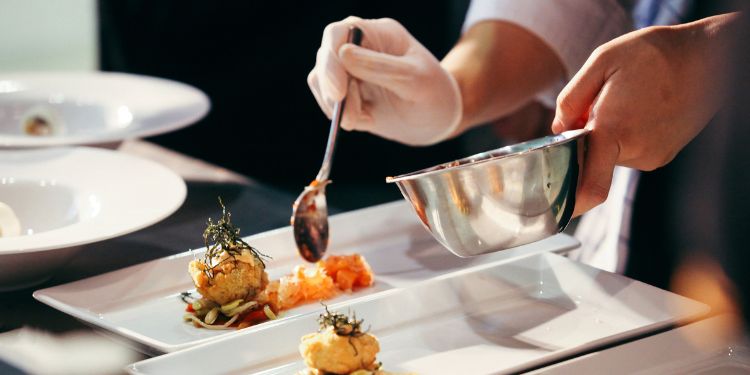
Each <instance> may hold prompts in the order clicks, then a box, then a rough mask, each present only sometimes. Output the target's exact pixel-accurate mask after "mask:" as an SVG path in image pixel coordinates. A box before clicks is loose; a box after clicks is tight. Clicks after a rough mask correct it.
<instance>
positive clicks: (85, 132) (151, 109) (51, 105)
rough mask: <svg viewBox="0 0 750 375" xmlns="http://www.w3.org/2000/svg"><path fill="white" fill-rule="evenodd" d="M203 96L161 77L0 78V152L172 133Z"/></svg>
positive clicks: (198, 112)
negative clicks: (20, 148)
mask: <svg viewBox="0 0 750 375" xmlns="http://www.w3.org/2000/svg"><path fill="white" fill-rule="evenodd" d="M209 108H210V101H209V99H208V97H207V96H206V95H205V94H204V93H203V92H202V91H200V90H198V89H197V88H195V87H192V86H189V85H186V84H183V83H179V82H175V81H170V80H166V79H161V78H154V77H146V76H138V75H133V74H124V73H106V72H66V73H62V72H60V73H52V72H44V73H9V74H2V75H0V147H43V146H59V145H78V144H98V143H109V142H117V141H122V140H124V139H130V138H138V137H146V136H152V135H156V134H161V133H165V132H169V131H173V130H176V129H179V128H182V127H185V126H187V125H190V124H192V123H194V122H196V121H198V120H199V119H201V118H202V117H203V116H205V115H206V113H207V112H208V110H209Z"/></svg>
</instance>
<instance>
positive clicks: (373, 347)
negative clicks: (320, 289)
mask: <svg viewBox="0 0 750 375" xmlns="http://www.w3.org/2000/svg"><path fill="white" fill-rule="evenodd" d="M362 322H363V320H362V319H359V320H357V316H356V314H352V315H351V316H347V315H344V314H341V313H335V312H330V311H328V307H326V308H325V312H324V313H323V314H320V317H319V318H318V323H319V324H320V328H319V330H318V332H316V333H311V334H308V335H305V336H302V340H301V342H300V344H299V352H300V354H302V357H303V358H304V359H305V364H307V366H308V368H309V369H308V371H306V372H302V374H309V375H318V374H320V375H322V374H356V375H366V374H373V373H375V372H376V371H378V369H379V368H380V363H379V362H376V361H375V356H376V355H377V354H378V352H379V351H380V344H379V343H378V339H377V338H376V337H375V336H374V335H373V334H371V333H369V332H367V331H364V330H362Z"/></svg>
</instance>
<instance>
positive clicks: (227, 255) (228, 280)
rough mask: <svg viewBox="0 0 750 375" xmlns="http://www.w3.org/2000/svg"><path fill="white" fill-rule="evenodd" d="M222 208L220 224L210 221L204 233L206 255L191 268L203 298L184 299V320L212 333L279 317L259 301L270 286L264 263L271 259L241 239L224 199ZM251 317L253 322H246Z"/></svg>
mask: <svg viewBox="0 0 750 375" xmlns="http://www.w3.org/2000/svg"><path fill="white" fill-rule="evenodd" d="M219 204H220V205H221V209H222V214H221V218H220V219H219V220H218V221H217V222H214V221H213V220H211V219H210V218H209V219H208V224H207V226H206V230H205V231H204V232H203V241H204V243H205V245H206V253H205V255H204V256H203V258H202V259H195V260H193V261H192V262H190V265H189V267H188V272H189V273H190V276H191V277H192V279H193V283H194V284H195V287H196V289H197V290H198V293H200V294H201V296H202V298H200V299H195V300H192V301H190V300H188V298H189V296H187V295H184V296H183V300H185V301H186V302H189V305H188V307H187V311H188V313H187V314H186V315H185V319H187V320H191V321H192V322H193V323H194V324H196V325H197V326H201V327H204V328H209V329H224V328H229V327H230V326H232V325H233V324H234V323H235V322H242V323H251V322H250V321H248V320H257V319H255V318H267V319H273V318H275V316H276V315H275V314H276V313H275V312H274V311H273V310H272V309H271V307H270V306H268V305H267V304H263V302H264V301H263V300H262V299H261V298H259V297H260V296H261V295H262V293H263V291H264V290H265V288H266V286H267V285H268V274H267V273H266V264H265V262H264V258H268V257H267V256H266V255H264V254H262V253H261V252H259V251H258V250H257V249H255V248H254V247H252V246H250V245H248V244H247V242H245V241H243V240H242V239H241V238H240V230H239V228H237V227H236V226H235V225H234V224H232V221H231V216H232V215H231V213H229V212H228V211H227V209H226V207H225V206H224V203H223V202H222V201H221V199H219ZM253 312H255V314H253ZM250 317H252V318H253V319H245V318H250ZM267 319H262V320H267ZM239 325H242V324H241V323H240V324H239ZM247 325H249V324H247Z"/></svg>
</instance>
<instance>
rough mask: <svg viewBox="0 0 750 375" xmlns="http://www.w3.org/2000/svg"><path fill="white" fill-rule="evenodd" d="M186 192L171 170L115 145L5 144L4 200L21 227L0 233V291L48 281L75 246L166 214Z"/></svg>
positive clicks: (0, 174)
mask: <svg viewBox="0 0 750 375" xmlns="http://www.w3.org/2000/svg"><path fill="white" fill-rule="evenodd" d="M186 191H187V190H186V187H185V182H184V181H183V180H182V178H180V177H179V176H178V175H177V174H175V173H174V172H172V171H171V170H169V169H167V168H165V167H163V166H161V165H159V164H156V163H154V162H151V161H148V160H143V159H140V158H136V157H133V156H129V155H125V154H122V153H119V152H115V151H109V150H103V149H94V148H86V147H79V148H56V149H40V150H4V151H3V150H0V201H2V202H4V203H5V204H7V205H8V206H9V207H10V208H11V209H12V210H13V211H14V212H15V214H16V216H17V217H18V221H19V223H20V226H21V232H22V233H21V235H20V236H13V237H0V264H2V265H3V266H4V268H5V269H4V271H3V272H2V273H0V290H8V289H15V288H20V287H24V286H27V285H30V284H34V283H38V282H41V281H43V280H44V279H45V278H47V277H49V276H50V272H51V271H52V270H54V269H55V268H57V267H59V266H60V265H62V264H63V263H64V262H65V261H67V260H68V258H69V257H70V256H71V255H72V254H73V253H74V252H75V251H76V250H77V248H76V247H77V246H78V245H83V244H86V243H91V242H96V241H101V240H104V239H108V238H112V237H116V236H120V235H123V234H126V233H130V232H133V231H135V230H138V229H141V228H144V227H147V226H149V225H151V224H153V223H156V222H157V221H159V220H162V219H163V218H165V217H167V216H169V215H170V214H171V213H173V212H174V211H175V210H177V208H179V207H180V205H181V204H182V202H183V201H184V200H185V195H186Z"/></svg>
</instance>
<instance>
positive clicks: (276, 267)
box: [34, 201, 578, 354]
mask: <svg viewBox="0 0 750 375" xmlns="http://www.w3.org/2000/svg"><path fill="white" fill-rule="evenodd" d="M411 210H412V209H411V206H409V205H408V203H406V202H403V201H402V202H396V203H389V204H385V205H381V206H376V207H371V208H367V209H363V210H358V211H352V212H349V213H344V214H341V215H335V216H333V217H331V219H330V225H331V243H330V246H329V250H328V252H329V253H331V254H348V253H353V252H357V253H360V254H362V255H364V256H365V258H366V259H367V260H368V262H369V263H370V265H371V266H372V269H373V272H374V273H375V285H374V286H373V287H370V288H365V289H362V290H360V291H358V292H356V293H353V294H346V295H343V296H340V297H338V298H337V299H334V300H332V301H330V303H337V302H342V301H353V300H356V299H358V298H369V297H371V296H374V295H378V294H380V293H383V292H386V291H388V290H393V289H399V288H404V287H408V286H410V285H413V284H415V283H418V282H421V281H424V280H428V279H432V278H436V277H440V276H442V275H446V274H450V273H452V272H456V271H459V270H462V269H466V268H471V267H475V266H481V265H487V264H494V263H497V262H499V261H503V260H507V259H509V258H513V257H518V256H521V255H527V254H531V253H538V252H544V251H565V250H569V249H572V248H575V247H577V246H578V242H577V241H576V240H575V239H573V238H572V237H569V236H565V235H557V236H554V237H551V238H549V239H547V240H544V241H540V242H537V243H534V244H530V245H526V246H522V247H518V248H515V249H510V250H505V251H501V252H497V253H494V254H490V255H485V256H480V257H476V258H471V259H462V258H458V257H456V256H454V255H453V254H451V253H449V252H448V250H446V249H445V248H443V247H442V246H441V245H440V244H439V243H438V242H437V241H435V240H434V239H433V238H432V236H431V235H430V234H429V233H427V231H426V230H425V229H424V228H423V227H422V225H421V223H420V222H419V221H418V219H417V218H416V215H415V214H414V213H413V212H412V211H411ZM200 236H201V233H196V238H200ZM245 240H246V241H247V242H248V243H249V244H250V245H252V246H254V247H256V248H258V249H260V250H261V251H262V252H264V253H266V254H268V255H270V256H272V257H273V260H271V261H268V262H267V264H268V273H269V277H270V278H272V279H273V278H278V277H280V276H281V275H283V274H286V273H289V272H291V270H292V268H293V266H294V265H297V264H300V263H303V261H302V260H301V258H300V257H299V256H298V255H297V250H296V246H295V244H294V238H293V236H292V232H291V229H290V228H289V227H286V228H281V229H278V230H274V231H270V232H266V233H261V234H258V235H254V236H250V237H247V238H246V239H245ZM203 251H204V250H203V249H200V250H195V251H193V252H185V253H182V254H178V255H174V256H171V257H167V258H163V259H158V260H154V261H151V262H147V263H143V264H140V265H136V266H132V267H128V268H124V269H122V270H118V271H114V272H110V273H107V274H103V275H99V276H96V277H92V278H88V279H84V280H80V281H76V282H73V283H69V284H65V285H60V286H55V287H52V288H47V289H42V290H38V291H36V292H35V293H34V297H35V298H36V299H38V300H39V301H41V302H43V303H46V304H48V305H50V306H52V307H54V308H56V309H58V310H60V311H63V312H65V313H67V314H70V315H72V316H74V317H76V318H78V319H80V320H82V321H84V322H86V323H88V324H91V325H94V326H96V327H101V328H104V329H105V330H107V331H108V332H111V333H114V334H115V335H114V336H113V337H114V338H115V339H123V338H124V339H125V340H123V342H124V343H126V344H129V345H132V346H133V347H134V348H136V349H138V350H141V351H144V352H146V353H149V354H158V353H165V352H172V351H176V350H180V349H184V348H187V347H190V346H193V345H197V344H200V343H204V342H207V341H210V340H214V339H216V338H218V337H223V336H227V335H234V334H236V333H237V331H234V330H232V331H211V330H206V329H199V328H195V327H193V326H192V325H191V324H188V323H185V322H183V321H182V315H183V314H184V308H185V304H184V303H183V302H182V301H181V300H180V299H179V293H180V292H183V291H187V290H193V285H192V281H191V279H190V276H189V275H188V272H187V269H188V263H189V262H190V261H191V260H192V259H194V257H199V256H202V254H203ZM319 308H320V305H318V304H308V305H303V306H300V307H298V308H295V309H291V310H288V311H286V312H284V313H283V318H282V319H280V321H279V322H276V323H282V322H284V321H286V320H288V319H290V318H293V317H295V316H299V315H302V314H306V313H312V312H317V311H318V310H319ZM269 324H271V323H264V324H260V325H258V326H256V327H251V328H248V329H246V330H258V329H262V327H263V326H264V325H269Z"/></svg>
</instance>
